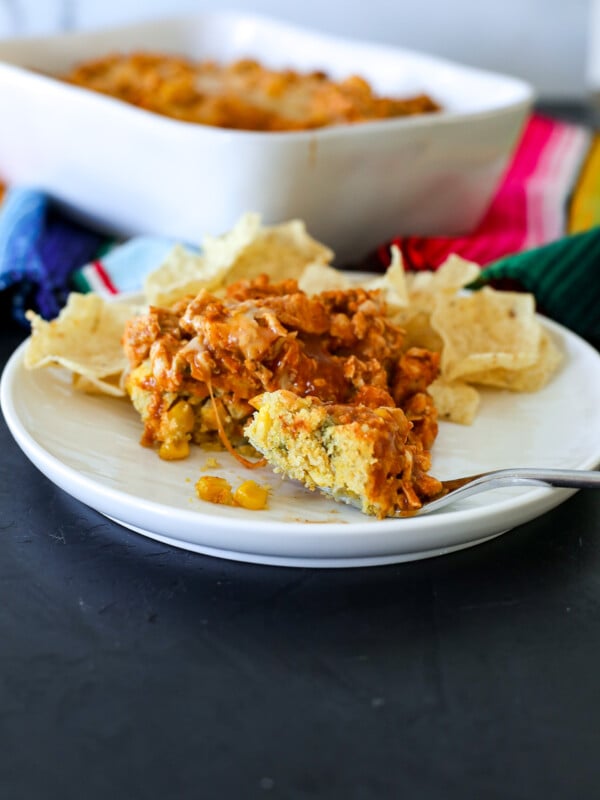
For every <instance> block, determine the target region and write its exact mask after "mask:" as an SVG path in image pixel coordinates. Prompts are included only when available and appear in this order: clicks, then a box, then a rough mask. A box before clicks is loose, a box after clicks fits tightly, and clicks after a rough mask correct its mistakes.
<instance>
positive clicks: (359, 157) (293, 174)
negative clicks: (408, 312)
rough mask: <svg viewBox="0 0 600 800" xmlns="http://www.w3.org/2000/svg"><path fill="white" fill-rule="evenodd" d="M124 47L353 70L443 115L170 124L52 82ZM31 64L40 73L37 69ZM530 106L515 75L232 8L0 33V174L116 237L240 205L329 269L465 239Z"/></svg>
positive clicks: (232, 213) (191, 233)
mask: <svg viewBox="0 0 600 800" xmlns="http://www.w3.org/2000/svg"><path fill="white" fill-rule="evenodd" d="M134 49H147V50H160V51H162V52H171V53H180V54H183V55H186V56H190V57H194V58H205V57H206V58H208V57H209V58H214V59H218V60H221V61H229V60H233V59H235V58H238V57H254V58H256V59H258V60H259V61H261V62H262V63H264V64H265V65H268V66H271V67H291V68H294V69H298V70H305V69H306V70H309V69H322V70H325V71H327V72H328V73H330V74H331V75H332V76H333V77H335V78H343V77H346V76H348V75H350V74H353V73H354V74H355V73H358V74H361V75H363V76H364V77H366V78H367V79H368V80H369V81H370V82H371V83H372V85H373V87H374V89H375V90H376V91H378V92H380V93H387V94H393V95H396V96H400V97H404V96H408V95H410V94H413V93H418V92H425V93H427V94H429V95H431V96H432V97H433V98H434V99H435V100H437V101H438V102H439V103H441V104H442V106H443V107H444V111H443V112H441V113H436V114H433V115H431V114H428V115H420V116H415V117H409V118H401V119H396V120H386V121H382V122H374V123H367V124H360V125H344V126H338V127H331V128H324V129H320V130H314V131H306V132H304V131H303V132H289V133H255V132H245V131H232V130H224V129H218V128H214V127H208V126H203V125H196V124H189V123H184V122H179V121H175V120H171V119H167V118H165V117H161V116H159V115H155V114H152V113H150V112H146V111H143V110H140V109H137V108H135V107H133V106H129V105H126V104H124V103H122V102H119V101H117V100H114V99H112V98H109V97H106V96H103V95H99V94H96V93H93V92H91V91H87V90H84V89H80V88H78V87H74V86H70V85H66V84H64V83H62V82H60V81H58V80H55V79H54V78H52V77H49V75H52V74H58V73H62V72H64V71H66V70H68V69H69V68H70V67H71V66H72V65H74V64H75V63H77V62H79V61H82V60H85V59H89V58H92V57H96V56H100V55H104V54H107V53H109V52H114V51H116V50H123V51H130V50H134ZM42 73H43V74H42ZM531 103H532V90H531V87H530V86H529V85H528V84H526V83H524V82H523V81H520V80H517V79H514V78H511V77H507V76H503V75H498V74H492V73H489V72H483V71H479V70H475V69H471V68H467V67H463V66H460V65H457V64H453V63H450V62H448V61H444V60H441V59H438V58H433V57H430V56H426V55H421V54H416V53H413V52H407V51H405V50H401V49H397V48H393V47H388V46H382V45H375V44H368V43H362V42H356V41H352V40H345V39H340V38H335V37H331V36H328V35H323V34H321V33H317V32H313V31H309V30H306V29H301V28H297V27H294V26H291V25H288V24H282V23H279V22H276V21H273V20H269V19H265V18H262V17H256V16H248V15H246V14H236V13H217V14H200V15H195V16H186V17H179V18H174V19H169V20H159V21H152V22H147V23H144V24H139V25H129V26H124V27H119V28H114V29H111V30H102V31H93V32H80V33H71V34H64V35H60V36H52V37H47V38H29V39H18V40H17V39H13V40H6V41H3V42H0V108H1V109H2V112H1V113H2V117H1V124H0V177H1V178H3V179H4V180H6V181H8V182H10V183H18V184H29V185H35V186H38V187H40V188H42V189H44V190H46V191H47V192H49V193H51V194H52V195H53V196H54V197H55V198H56V200H57V201H59V202H60V203H62V204H64V205H65V206H66V207H68V208H69V209H70V210H72V211H73V212H75V213H76V214H77V215H79V216H80V217H81V218H82V219H84V220H85V221H87V222H91V223H93V224H95V225H97V226H99V227H101V228H103V229H108V230H111V231H113V232H115V233H117V234H120V235H125V236H128V235H133V234H138V233H157V234H163V235H167V236H171V237H174V238H176V239H180V240H183V241H186V242H193V243H200V242H201V241H202V237H203V235H204V234H205V233H210V234H218V233H220V232H222V231H225V230H227V229H229V228H230V227H231V225H232V224H233V223H234V222H235V221H236V220H237V219H238V218H239V217H240V216H241V215H242V214H243V213H244V212H246V211H258V212H260V213H261V214H262V217H263V221H264V222H265V223H269V224H270V223H276V222H280V221H283V220H286V219H290V218H293V217H298V218H301V219H303V220H304V221H305V222H306V224H307V227H308V229H309V231H310V232H311V233H312V234H313V235H314V236H316V237H317V238H319V239H321V240H322V241H324V242H326V243H327V244H328V245H330V246H331V247H332V248H333V249H334V250H335V252H336V254H337V261H338V263H341V264H343V263H347V262H350V261H353V260H356V259H357V258H359V257H360V256H361V255H363V254H364V253H366V252H368V251H369V250H370V249H371V248H373V247H375V246H376V245H378V244H380V243H382V242H383V241H385V240H387V239H388V238H389V237H391V236H394V235H397V234H426V235H449V234H458V233H465V232H468V231H469V230H470V229H471V228H472V227H473V226H474V225H475V224H476V223H477V221H478V220H479V219H480V218H481V216H482V214H483V213H484V212H485V210H486V208H487V206H488V204H489V201H490V199H491V197H492V195H493V192H494V190H495V188H496V187H497V185H498V182H499V180H500V178H501V176H502V174H503V171H504V169H505V167H506V165H507V162H508V159H509V157H510V155H511V152H512V150H513V148H514V147H515V144H516V142H517V140H518V137H519V133H520V131H521V128H522V125H523V122H524V119H525V117H526V114H527V112H528V109H529V108H530V106H531Z"/></svg>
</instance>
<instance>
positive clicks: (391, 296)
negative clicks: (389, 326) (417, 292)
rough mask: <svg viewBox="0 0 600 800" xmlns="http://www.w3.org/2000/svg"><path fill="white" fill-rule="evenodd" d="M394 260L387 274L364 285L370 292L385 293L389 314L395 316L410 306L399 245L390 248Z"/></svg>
mask: <svg viewBox="0 0 600 800" xmlns="http://www.w3.org/2000/svg"><path fill="white" fill-rule="evenodd" d="M390 251H391V254H392V260H391V262H390V265H389V267H388V268H387V270H386V271H385V273H384V274H383V275H382V276H381V277H380V278H373V280H370V281H367V282H366V283H364V284H363V287H364V288H365V289H368V290H369V291H373V290H378V291H380V292H382V293H383V296H384V297H385V302H386V303H387V307H388V312H389V314H390V316H393V315H394V314H395V313H396V312H397V311H399V310H400V309H404V308H406V307H407V306H408V289H407V287H406V275H405V272H404V264H403V261H402V253H401V252H400V248H399V247H397V245H392V247H391V248H390Z"/></svg>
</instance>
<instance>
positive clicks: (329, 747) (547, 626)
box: [0, 105, 600, 800]
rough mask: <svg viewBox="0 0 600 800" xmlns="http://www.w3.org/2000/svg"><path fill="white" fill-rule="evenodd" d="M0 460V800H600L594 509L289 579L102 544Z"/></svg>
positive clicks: (2, 354) (42, 489) (0, 439)
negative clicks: (460, 546)
mask: <svg viewBox="0 0 600 800" xmlns="http://www.w3.org/2000/svg"><path fill="white" fill-rule="evenodd" d="M554 111H558V113H561V114H562V115H563V116H567V117H568V116H576V113H577V109H576V108H575V107H571V106H569V105H565V106H563V107H559V108H558V109H557V108H556V107H554ZM4 311H5V309H4ZM3 318H4V319H3V322H2V323H1V327H0V365H3V364H4V363H5V361H6V359H7V357H8V356H9V354H10V353H11V352H12V350H13V349H14V348H15V347H16V346H17V344H18V342H19V341H20V340H21V339H22V338H23V337H24V332H23V331H22V330H19V329H17V328H15V327H13V326H12V325H11V324H10V323H9V322H7V320H6V314H3ZM0 451H1V453H2V456H1V458H0V468H1V473H0V796H1V797H2V798H6V800H13V799H14V798H26V799H27V800H28V799H29V798H103V799H104V798H113V797H116V798H220V797H225V798H230V797H231V798H240V799H242V798H266V797H278V798H314V797H325V798H343V799H344V800H352V799H353V798H388V797H390V798H391V797H394V798H396V797H398V798H399V797H409V798H413V797H414V798H424V799H427V798H438V797H439V798H445V800H453V798H460V800H465V798H487V799H488V800H494V799H495V798H498V799H499V800H507V799H509V798H515V800H517V799H518V800H520V799H521V798H522V799H523V800H530V798H592V797H598V796H599V793H600V758H599V756H598V746H599V745H600V723H599V718H600V677H599V675H600V493H597V492H596V493H594V492H579V493H578V494H576V495H575V496H574V497H572V498H571V499H569V500H568V501H567V502H565V503H563V504H562V505H560V506H559V507H558V508H556V509H554V510H553V511H551V512H549V513H547V514H545V515H544V516H542V517H540V518H538V519H536V520H535V521H533V522H530V523H529V524H526V525H523V526H521V527H519V528H517V529H515V530H513V531H511V532H510V533H507V534H505V535H503V536H501V537H499V538H497V539H495V540H493V541H490V542H488V543H486V544H483V545H479V546H477V547H475V548H472V549H469V550H464V551H462V552H459V553H455V554H453V555H449V556H444V557H439V558H434V559H429V560H425V561H418V562H412V563H407V564H400V565H396V566H387V567H373V568H363V569H348V570H341V569H340V570H333V569H326V570H318V569H308V568H304V569H292V568H279V567H267V566H256V565H248V564H242V563H236V562H232V561H226V560H220V559H216V558H210V557H206V556H202V555H197V554H192V553H187V552H185V551H182V550H177V549H174V548H170V547H168V546H163V545H161V544H158V543H156V542H153V541H151V540H149V539H146V538H144V537H143V536H140V535H138V534H136V533H133V532H131V531H128V530H126V529H124V528H122V527H120V526H118V525H116V524H113V523H111V522H110V521H108V520H107V519H105V518H104V517H102V516H100V515H99V514H98V513H96V512H95V511H93V510H91V509H89V508H87V507H85V506H83V505H82V504H81V503H79V502H78V501H76V500H74V499H72V498H71V497H70V496H68V495H67V494H65V493H64V492H62V491H61V490H60V489H58V488H56V487H55V486H54V485H53V484H52V483H50V482H49V481H48V480H47V479H46V478H45V477H44V476H43V475H42V474H41V473H40V472H38V471H37V470H36V468H35V467H33V466H32V465H31V464H30V463H29V461H28V460H27V459H26V458H25V456H24V455H23V454H22V453H21V452H20V450H19V449H18V447H17V445H16V444H15V443H14V441H13V440H12V437H11V435H10V434H9V432H8V430H7V428H6V425H5V424H4V421H3V420H0Z"/></svg>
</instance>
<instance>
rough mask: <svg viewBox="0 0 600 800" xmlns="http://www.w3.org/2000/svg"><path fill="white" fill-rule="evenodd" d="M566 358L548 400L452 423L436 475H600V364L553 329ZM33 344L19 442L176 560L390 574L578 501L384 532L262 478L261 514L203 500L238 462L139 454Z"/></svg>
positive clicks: (489, 407)
mask: <svg viewBox="0 0 600 800" xmlns="http://www.w3.org/2000/svg"><path fill="white" fill-rule="evenodd" d="M544 324H545V325H546V326H547V327H548V328H549V330H550V331H551V332H552V333H553V335H554V336H555V337H556V338H557V340H558V342H559V344H560V346H561V347H562V348H563V350H564V352H565V363H564V366H563V368H562V369H561V371H560V373H559V374H558V375H557V376H556V377H555V378H554V379H553V380H552V382H551V383H550V384H549V385H548V386H547V387H546V388H545V389H543V390H542V391H541V392H537V393H535V394H529V395H527V394H518V395H517V394H511V393H508V392H496V391H490V392H486V393H485V394H484V397H483V402H482V408H481V411H480V414H479V416H478V418H477V420H476V422H475V424H474V425H472V426H470V427H463V426H458V425H452V424H450V423H441V425H440V434H439V437H438V440H437V442H436V444H435V447H434V465H433V470H432V472H433V474H435V475H437V476H438V477H440V478H449V477H456V476H459V475H465V474H470V473H473V472H481V471H483V470H486V469H492V468H495V467H497V468H501V467H512V466H537V467H565V468H573V469H593V468H594V467H595V466H596V465H597V464H598V463H599V462H600V356H599V355H598V353H597V352H596V351H595V350H594V349H593V348H591V347H590V346H589V345H588V344H586V343H585V342H584V341H582V340H581V339H579V338H578V337H577V336H575V335H574V334H573V333H571V332H569V331H567V330H566V329H564V328H562V327H560V326H558V325H556V324H554V323H549V322H544ZM24 348H25V344H23V345H21V347H19V348H18V350H17V351H16V352H15V353H14V354H13V356H12V357H11V359H10V360H9V362H8V364H7V365H6V368H5V370H4V373H3V375H2V382H1V386H0V398H1V406H2V411H3V413H4V416H5V419H6V422H7V424H8V427H9V428H10V430H11V432H12V434H13V436H14V437H15V439H16V441H17V442H18V444H19V445H20V447H21V448H22V450H23V451H24V453H25V454H26V455H27V456H28V457H29V458H30V460H31V461H32V462H33V463H34V464H35V465H36V466H37V467H38V468H39V469H40V470H41V471H42V472H43V473H44V474H45V475H46V476H47V477H48V478H49V479H50V480H51V481H53V482H54V483H55V484H56V485H58V486H60V487H61V488H62V489H64V490H65V491H66V492H68V493H69V494H71V495H72V496H73V497H75V498H77V499H78V500H80V501H81V502H83V503H85V504H87V505H89V506H91V507H92V508H95V509H96V510H97V511H99V512H101V513H102V514H104V515H106V516H107V517H110V518H111V519H113V520H115V521H116V522H119V523H120V524H121V525H124V526H126V527H128V528H131V529H132V530H135V531H138V532H139V533H142V534H144V535H146V536H149V537H151V538H153V539H157V540H159V541H161V542H166V543H168V544H171V545H175V546H176V547H181V548H184V549H187V550H194V551H197V552H200V553H206V554H208V555H215V556H221V557H224V558H231V559H236V560H240V561H249V562H256V563H264V564H278V565H286V566H314V567H350V566H366V565H373V564H389V563H395V562H400V561H408V560H413V559H418V558H426V557H428V556H433V555H440V554H443V553H448V552H450V551H452V550H456V549H460V548H463V547H468V546H470V545H474V544H477V543H479V542H482V541H485V540H486V539H488V538H490V537H492V536H495V535H497V534H499V533H502V532H504V531H506V530H508V529H510V528H513V527H515V526H516V525H520V524H522V523H524V522H527V521H528V520H530V519H532V518H533V517H536V516H538V515H540V514H542V513H544V512H545V511H548V510H549V509H551V508H553V507H554V506H556V505H558V504H559V503H561V502H562V501H564V500H565V499H566V498H567V497H569V496H570V495H571V494H572V493H573V490H565V489H554V490H552V489H540V488H526V487H520V488H517V489H501V490H495V491H492V492H488V493H485V494H481V495H478V496H476V497H474V498H470V499H468V500H464V501H463V502H461V503H460V504H458V503H457V504H456V505H455V506H454V507H451V508H449V509H447V510H443V511H440V512H438V513H435V514H431V515H427V516H423V517H415V518H411V519H386V520H375V519H371V518H368V517H365V516H363V515H362V514H361V513H360V512H358V511H356V510H355V509H353V508H351V507H349V506H345V505H338V504H336V503H334V502H333V501H331V500H328V499H326V498H325V497H322V496H320V495H318V494H316V493H310V492H308V491H306V490H305V489H303V488H302V487H301V486H299V485H296V484H294V483H292V482H283V481H282V480H281V479H280V478H278V477H277V476H274V475H273V474H272V473H271V472H270V471H269V470H268V469H263V470H258V471H255V472H253V473H252V477H253V478H254V479H256V480H258V481H259V482H261V483H268V484H270V485H271V487H272V496H271V498H270V502H269V508H268V509H267V510H264V511H255V512H251V511H246V510H243V509H237V508H229V507H224V506H218V505H213V504H210V503H203V502H202V501H200V500H198V499H197V498H196V496H195V494H194V483H195V481H196V480H197V479H198V477H200V475H202V474H207V473H206V472H203V471H202V468H203V466H204V465H205V462H206V459H207V457H208V456H212V457H215V455H216V457H217V459H218V461H219V462H220V464H221V468H220V469H218V470H217V469H212V470H211V472H212V473H218V474H220V475H223V476H224V477H227V478H229V479H230V480H231V481H232V482H233V483H234V484H238V483H239V482H240V481H241V480H242V479H244V478H247V477H248V472H247V471H246V470H244V469H243V468H242V467H240V466H239V465H238V464H237V463H236V462H235V461H234V460H233V459H232V458H231V457H229V456H228V455H227V454H225V453H224V454H221V453H217V454H215V453H208V454H207V453H206V452H204V451H202V450H201V449H200V448H197V449H196V450H195V452H194V453H193V455H192V456H191V457H190V458H189V459H187V460H185V461H182V462H170V463H169V462H164V461H161V460H160V459H159V458H158V457H157V455H156V454H155V453H154V452H153V451H151V450H148V449H146V448H143V447H141V446H140V445H139V444H138V439H139V435H140V430H141V426H140V422H139V418H138V416H137V414H136V413H135V412H134V410H133V408H132V407H131V406H130V405H129V403H128V401H126V400H114V399H108V398H102V397H90V396H86V395H83V394H78V393H76V392H74V391H73V390H72V388H71V386H70V382H69V376H68V375H67V374H66V373H65V372H62V371H60V370H38V371H33V372H30V371H27V370H26V369H25V368H24V366H23V353H24Z"/></svg>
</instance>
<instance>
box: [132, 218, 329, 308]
mask: <svg viewBox="0 0 600 800" xmlns="http://www.w3.org/2000/svg"><path fill="white" fill-rule="evenodd" d="M333 255H334V254H333V251H332V250H330V249H329V248H328V247H325V246H324V245H322V244H320V243H319V242H317V241H316V240H315V239H313V238H312V237H311V236H309V235H308V233H307V231H306V227H305V225H304V223H303V222H301V221H300V220H291V221H289V222H284V223H282V224H281V225H274V226H271V227H269V226H263V225H262V224H261V221H260V216H259V215H258V214H245V215H244V216H243V217H241V219H240V220H239V221H238V222H237V223H236V225H235V226H234V227H233V228H232V229H231V231H229V232H228V233H226V234H223V235H222V236H218V237H212V236H207V237H206V238H205V241H204V246H203V253H202V254H201V255H200V254H195V253H192V252H191V251H189V250H186V249H185V248H182V247H181V246H177V247H175V248H174V249H173V250H172V251H171V253H170V254H169V256H168V258H167V260H166V261H165V263H164V264H162V265H161V266H160V267H159V268H158V269H157V270H154V272H152V273H150V274H149V275H148V276H147V278H146V280H145V282H144V292H145V294H146V297H147V298H148V301H149V302H150V303H151V304H152V305H167V306H169V305H172V304H173V303H174V302H175V301H176V300H179V299H181V298H182V297H185V296H186V295H189V294H197V293H198V292H199V291H200V290H201V289H206V290H208V291H211V292H215V291H218V290H219V289H221V288H223V287H224V286H226V285H227V284H230V283H235V281H238V280H250V279H252V278H256V277H257V276H258V275H261V274H266V275H268V276H269V278H270V279H271V280H273V281H282V280H286V279H287V278H295V279H299V278H300V276H301V275H302V273H303V271H304V269H305V268H306V267H307V266H308V265H309V264H313V263H316V264H329V262H331V261H332V260H333Z"/></svg>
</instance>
